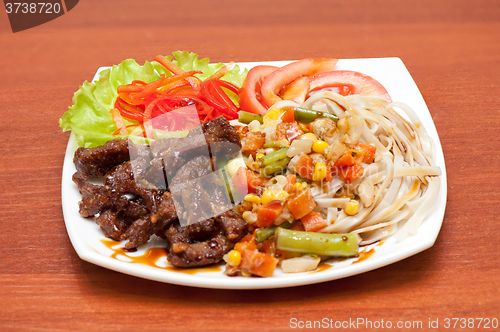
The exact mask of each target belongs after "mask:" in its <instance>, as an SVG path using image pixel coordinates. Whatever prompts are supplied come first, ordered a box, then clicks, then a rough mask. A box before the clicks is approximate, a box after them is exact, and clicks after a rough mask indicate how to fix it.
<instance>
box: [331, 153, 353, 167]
mask: <svg viewBox="0 0 500 332" xmlns="http://www.w3.org/2000/svg"><path fill="white" fill-rule="evenodd" d="M355 163H356V160H355V159H354V157H353V156H352V155H351V154H350V153H348V152H346V153H344V154H343V155H341V156H340V157H339V159H337V161H336V162H335V165H334V166H335V167H348V166H352V165H354V164H355Z"/></svg>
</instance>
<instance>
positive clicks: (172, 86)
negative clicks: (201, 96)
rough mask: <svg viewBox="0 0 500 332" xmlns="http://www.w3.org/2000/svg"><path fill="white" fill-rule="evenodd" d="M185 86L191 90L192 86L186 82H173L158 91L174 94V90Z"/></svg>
mask: <svg viewBox="0 0 500 332" xmlns="http://www.w3.org/2000/svg"><path fill="white" fill-rule="evenodd" d="M184 86H188V87H189V88H191V86H190V85H189V84H188V83H186V82H185V81H177V82H173V83H170V84H167V85H164V86H162V87H161V88H159V89H158V90H159V92H161V93H172V91H173V90H175V89H177V88H180V87H184Z"/></svg>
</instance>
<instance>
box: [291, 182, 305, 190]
mask: <svg viewBox="0 0 500 332" xmlns="http://www.w3.org/2000/svg"><path fill="white" fill-rule="evenodd" d="M294 187H295V190H297V191H300V190H302V189H305V188H307V183H305V182H295V184H294Z"/></svg>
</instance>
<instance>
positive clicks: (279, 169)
mask: <svg viewBox="0 0 500 332" xmlns="http://www.w3.org/2000/svg"><path fill="white" fill-rule="evenodd" d="M289 162H290V158H288V157H286V158H285V159H281V160H278V161H276V162H274V163H272V164H271V165H268V166H264V167H261V169H260V176H261V177H265V178H269V177H271V176H272V175H274V174H276V173H284V172H285V171H286V168H287V166H288V163H289Z"/></svg>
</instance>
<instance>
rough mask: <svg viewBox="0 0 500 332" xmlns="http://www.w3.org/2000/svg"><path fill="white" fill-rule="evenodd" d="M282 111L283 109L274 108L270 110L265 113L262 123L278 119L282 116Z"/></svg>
mask: <svg viewBox="0 0 500 332" xmlns="http://www.w3.org/2000/svg"><path fill="white" fill-rule="evenodd" d="M281 113H282V112H281V109H279V108H272V109H271V110H270V111H269V112H267V113H266V115H264V117H263V118H262V123H263V124H268V123H269V122H271V121H275V120H278V119H279V118H280V115H281Z"/></svg>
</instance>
